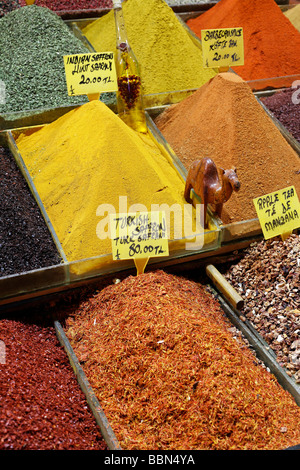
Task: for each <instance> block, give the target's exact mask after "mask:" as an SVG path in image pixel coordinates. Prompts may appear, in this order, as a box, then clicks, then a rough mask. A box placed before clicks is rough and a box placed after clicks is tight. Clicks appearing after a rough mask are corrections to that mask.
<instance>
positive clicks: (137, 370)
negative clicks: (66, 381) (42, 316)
mask: <svg viewBox="0 0 300 470" xmlns="http://www.w3.org/2000/svg"><path fill="white" fill-rule="evenodd" d="M231 327H232V326H231V324H230V323H229V321H228V320H227V319H226V318H225V316H224V314H223V312H222V310H221V308H220V306H219V304H218V302H217V301H216V300H215V299H214V297H213V296H212V295H211V294H209V293H208V292H207V291H206V290H205V288H204V286H202V285H200V284H197V283H195V282H193V281H189V280H187V279H184V278H180V277H177V276H174V275H170V274H167V273H165V272H163V271H156V272H148V273H145V274H141V275H139V276H135V277H133V276H130V277H127V278H126V279H124V280H123V281H121V282H119V283H117V284H113V285H110V286H108V287H106V288H105V289H103V290H102V291H100V292H99V293H98V294H95V295H94V296H93V297H90V298H87V299H86V300H85V301H82V302H81V303H80V304H79V305H78V307H77V308H76V309H75V310H74V312H73V314H70V316H69V317H68V318H67V319H66V325H65V331H66V334H67V336H68V337H69V340H70V342H71V344H72V346H73V348H74V351H75V353H76V355H77V357H78V359H79V361H80V362H81V363H82V367H83V368H84V371H85V373H86V375H87V377H88V380H89V382H90V384H91V386H92V388H93V390H94V392H95V393H96V395H97V396H98V399H99V402H100V404H101V406H102V408H103V409H104V412H105V414H106V416H107V418H108V420H109V422H110V424H111V426H112V428H113V430H114V432H115V433H116V436H117V438H118V440H119V442H120V444H121V446H122V448H123V449H144V450H147V449H150V450H171V449H176V450H181V449H185V450H191V449H212V450H215V449H218V450H229V449H243V450H246V449H249V450H250V449H252V450H255V449H266V450H271V449H282V448H285V447H287V446H290V445H294V444H297V443H299V439H300V429H299V418H300V409H299V407H298V406H297V405H296V403H295V401H294V400H293V398H292V397H291V395H289V393H288V392H286V391H284V390H283V389H282V388H281V387H280V386H279V384H278V382H277V380H276V379H275V377H274V376H273V375H272V374H271V373H270V372H268V371H267V369H266V368H264V367H262V366H261V365H259V364H258V362H257V360H256V358H255V356H254V355H253V353H252V352H251V350H250V349H249V348H248V346H246V345H245V343H244V341H243V339H242V338H241V337H238V336H237V337H234V336H233V334H232V332H231Z"/></svg>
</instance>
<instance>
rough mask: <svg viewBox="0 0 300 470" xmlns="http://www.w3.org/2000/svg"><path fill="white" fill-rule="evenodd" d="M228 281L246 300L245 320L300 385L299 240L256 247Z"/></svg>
mask: <svg viewBox="0 0 300 470" xmlns="http://www.w3.org/2000/svg"><path fill="white" fill-rule="evenodd" d="M225 278H226V279H227V280H228V281H229V282H230V284H231V285H232V286H233V287H234V288H235V289H236V290H237V291H238V292H239V293H240V294H241V296H242V297H243V298H244V299H245V305H244V308H243V309H242V310H241V314H242V316H244V317H246V318H247V319H248V320H250V322H251V323H252V324H253V325H254V327H255V328H256V329H257V331H258V332H259V333H260V334H261V335H262V337H263V338H264V339H265V340H266V342H267V343H268V344H269V345H270V346H271V348H272V349H273V351H274V352H275V353H276V355H277V359H278V362H279V363H280V364H281V365H283V366H285V367H286V368H287V373H288V375H290V376H293V378H294V379H295V380H296V382H298V383H300V236H299V235H296V234H293V235H291V236H290V237H289V238H288V239H286V240H285V241H282V240H281V239H280V238H278V239H277V238H276V239H272V240H266V241H261V242H259V243H253V244H252V245H251V246H250V247H249V248H247V249H246V250H245V254H244V257H243V258H242V259H241V260H240V261H239V262H238V263H237V264H236V265H233V266H231V267H230V268H229V269H228V270H227V272H226V273H225Z"/></svg>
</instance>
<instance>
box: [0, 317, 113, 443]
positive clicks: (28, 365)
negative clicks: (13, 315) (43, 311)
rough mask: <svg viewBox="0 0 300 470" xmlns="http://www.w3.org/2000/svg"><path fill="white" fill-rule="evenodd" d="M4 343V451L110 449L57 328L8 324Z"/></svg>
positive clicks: (0, 420)
mask: <svg viewBox="0 0 300 470" xmlns="http://www.w3.org/2000/svg"><path fill="white" fill-rule="evenodd" d="M0 341H1V346H2V348H1V350H2V351H1V352H2V354H1V356H0V359H1V360H0V403H1V406H0V449H2V450H5V449H7V450H22V449H24V450H106V449H107V446H106V443H105V441H104V440H103V437H102V435H101V432H100V429H99V428H98V426H97V424H96V421H95V419H94V417H93V415H92V412H91V410H90V409H89V407H88V404H87V402H86V399H85V396H84V394H83V392H82V391H81V389H80V387H79V385H78V383H77V380H76V377H75V375H74V372H73V370H72V368H71V366H70V364H69V360H68V358H67V356H66V354H65V352H64V350H63V348H62V347H61V346H60V344H59V342H58V339H57V337H56V334H55V330H54V328H53V327H42V326H38V325H34V324H28V323H23V322H22V321H20V320H8V319H2V320H0ZM3 345H4V346H5V347H4V348H3ZM3 349H4V351H3Z"/></svg>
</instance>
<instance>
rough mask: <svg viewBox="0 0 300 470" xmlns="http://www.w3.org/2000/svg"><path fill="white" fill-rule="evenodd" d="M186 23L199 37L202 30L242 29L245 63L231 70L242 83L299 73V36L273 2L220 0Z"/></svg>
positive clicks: (267, 0) (269, 0)
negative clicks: (237, 75) (243, 81)
mask: <svg viewBox="0 0 300 470" xmlns="http://www.w3.org/2000/svg"><path fill="white" fill-rule="evenodd" d="M187 24H188V26H189V27H190V28H191V29H192V31H194V32H195V34H197V36H199V37H201V30H202V29H216V28H235V27H242V28H243V31H244V55H245V64H244V65H242V66H239V67H232V68H233V70H234V71H235V72H236V73H237V74H239V75H240V76H241V77H242V78H243V79H244V80H257V79H262V78H270V77H282V76H285V75H295V74H298V73H299V70H300V55H299V53H296V51H299V50H300V33H299V31H297V29H296V28H295V27H294V26H293V25H292V24H291V22H290V21H289V20H288V18H286V17H285V16H284V14H283V12H282V11H281V10H280V7H279V6H278V5H277V4H276V2H275V1H274V0H264V1H263V2H262V1H261V0H220V1H219V2H218V3H217V4H216V5H215V6H213V7H212V8H211V9H209V10H208V11H206V12H205V13H203V14H202V15H200V16H198V17H197V18H193V19H190V20H188V21H187Z"/></svg>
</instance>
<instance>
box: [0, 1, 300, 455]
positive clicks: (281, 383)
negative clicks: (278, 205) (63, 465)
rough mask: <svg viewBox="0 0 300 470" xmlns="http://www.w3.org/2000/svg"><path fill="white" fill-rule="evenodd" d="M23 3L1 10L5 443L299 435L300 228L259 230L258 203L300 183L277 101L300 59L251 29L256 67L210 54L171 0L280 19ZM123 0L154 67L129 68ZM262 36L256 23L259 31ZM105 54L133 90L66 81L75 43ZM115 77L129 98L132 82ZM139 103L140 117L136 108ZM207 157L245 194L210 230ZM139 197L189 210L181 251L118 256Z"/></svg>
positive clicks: (178, 242)
mask: <svg viewBox="0 0 300 470" xmlns="http://www.w3.org/2000/svg"><path fill="white" fill-rule="evenodd" d="M22 1H23V0H21V1H20V2H15V4H14V5H11V8H16V10H15V11H13V12H11V11H10V9H9V11H4V14H3V18H1V19H0V45H1V41H2V42H3V44H6V43H7V39H8V31H10V33H9V35H10V40H11V41H12V42H13V44H14V46H15V48H14V51H13V52H14V54H12V51H11V50H10V51H8V50H7V48H5V47H3V51H4V52H3V54H2V55H1V57H0V78H1V80H3V79H4V82H5V83H6V82H7V83H8V86H7V88H6V92H7V93H6V98H8V99H6V100H5V102H3V101H1V97H2V95H1V90H0V113H1V115H0V124H1V125H2V132H0V145H1V147H0V175H1V181H0V190H1V194H2V195H3V197H2V198H1V201H0V222H1V230H0V375H1V377H2V379H3V380H1V381H0V382H1V383H3V384H4V386H3V387H2V389H1V391H0V398H1V401H2V402H3V404H4V406H3V408H2V412H1V414H0V423H1V426H0V448H1V449H2V448H3V449H70V450H71V449H89V450H90V449H94V450H106V449H113V450H115V449H118V450H122V449H126V450H133V449H134V450H140V449H147V450H181V449H185V450H195V449H197V450H202V449H206V450H233V449H236V450H239V449H243V450H258V449H261V450H262V449H264V450H278V449H286V448H291V447H294V446H297V445H298V444H299V442H300V434H299V418H300V408H299V405H300V388H299V383H300V382H299V380H300V377H299V370H300V362H299V351H300V349H299V331H300V324H299V319H300V317H299V311H300V305H299V292H300V286H299V282H300V278H299V270H300V261H299V234H298V233H297V231H296V232H295V233H283V234H282V237H280V236H279V237H277V238H275V237H274V238H273V239H271V240H264V239H263V233H262V227H261V224H260V220H259V219H258V217H257V213H256V212H255V207H254V204H253V201H254V199H255V198H256V197H258V196H263V195H265V194H267V193H269V192H272V191H275V190H280V189H282V188H284V187H287V186H290V185H293V188H295V191H296V192H297V193H298V194H300V186H299V185H300V182H299V176H300V173H299V169H300V167H299V162H300V160H299V156H300V151H299V146H298V143H296V144H295V142H296V139H297V137H296V135H295V137H293V139H294V140H295V142H294V141H293V140H292V139H291V137H290V135H289V134H288V131H287V130H286V128H285V127H283V126H286V127H288V124H287V122H286V121H283V123H282V124H283V125H282V124H279V121H277V120H276V119H275V117H274V115H273V114H272V113H271V112H269V111H268V108H267V106H268V105H269V106H270V108H271V98H273V97H275V96H278V97H279V98H280V97H281V94H280V93H281V92H282V89H284V91H283V95H286V96H288V97H291V94H290V93H291V90H292V88H290V87H291V79H292V78H293V79H295V77H297V75H296V74H297V73H299V67H298V66H299V63H297V57H296V58H295V60H294V63H293V64H292V65H291V68H288V67H287V64H281V65H283V68H281V69H280V68H279V69H277V70H276V68H274V67H273V68H271V67H269V66H270V65H272V64H273V66H275V65H276V67H277V64H275V62H274V61H273V60H272V51H270V50H269V49H267V48H266V49H265V52H266V56H267V58H266V61H265V62H264V65H265V69H266V70H265V74H263V73H262V70H261V69H260V67H258V66H257V61H256V59H255V58H254V56H253V55H252V52H251V47H250V48H249V47H248V46H249V43H248V39H249V38H248V36H247V35H246V36H245V38H246V42H245V45H246V48H245V52H246V62H247V64H245V67H244V68H243V66H242V67H239V68H238V69H237V70H236V71H233V70H230V71H229V72H226V73H220V70H218V69H213V68H206V67H204V66H203V55H202V46H201V42H200V38H199V37H197V36H196V35H195V32H193V31H192V30H191V29H189V28H190V26H191V24H189V21H187V23H188V25H189V26H187V25H186V24H184V23H183V21H182V18H185V19H186V18H188V16H186V15H185V14H184V13H183V16H182V17H180V16H179V15H176V14H175V12H184V11H186V12H187V13H189V14H190V13H191V12H193V9H194V13H195V12H196V13H195V14H194V13H192V19H191V21H193V22H192V24H195V23H194V21H195V22H196V21H197V22H198V21H203V22H204V21H205V22H206V20H207V19H209V18H210V17H213V18H214V19H217V18H218V14H219V17H220V20H222V21H223V20H224V21H225V23H222V21H221V22H220V23H219V22H218V23H216V24H213V25H212V27H216V28H219V27H222V25H223V24H225V26H226V27H229V26H231V24H229V23H228V22H227V18H226V12H227V8H228V7H230V11H231V12H232V14H231V18H232V20H234V16H235V14H236V13H237V11H238V10H239V11H240V13H241V15H242V16H240V17H238V16H237V18H235V21H237V23H236V24H235V23H232V25H234V26H243V27H245V29H247V27H248V26H249V25H250V24H251V23H250V19H253V18H256V23H257V24H261V23H260V21H258V18H259V15H260V14H261V13H262V14H263V15H264V20H265V22H266V19H268V15H267V14H266V12H265V10H263V9H262V8H261V9H260V6H261V5H260V4H261V2H257V1H254V2H252V5H251V9H250V10H249V8H248V7H249V2H248V1H246V0H239V6H241V8H239V9H237V8H236V7H237V2H235V1H232V0H220V1H219V2H195V1H193V0H191V1H190V2H189V3H188V2H184V1H182V2H180V1H178V2H176V1H175V0H174V1H171V0H170V1H167V2H165V1H163V0H147V2H141V1H140V0H127V1H126V2H124V3H123V8H122V7H121V6H120V5H117V6H116V5H115V9H114V10H113V11H110V10H111V8H112V3H113V2H105V1H102V2H101V1H100V0H99V1H98V2H89V6H90V7H91V9H90V11H88V10H87V9H86V2H84V1H81V2H80V1H78V2H76V1H74V2H72V4H71V3H70V2H68V11H66V9H65V5H66V2H63V1H60V2H53V1H49V2H48V1H47V0H43V1H42V0H40V1H39V0H37V1H36V2H35V5H30V6H29V5H27V6H23V5H25V3H24V2H23V3H22ZM116 3H119V2H116ZM175 4H176V5H175ZM282 4H283V2H282ZM264 6H265V7H267V8H268V13H269V18H272V21H273V20H274V25H275V24H277V26H278V31H277V29H276V32H277V34H278V37H279V38H280V37H281V35H282V34H283V35H286V36H287V37H288V38H289V39H288V41H289V42H291V41H294V45H296V47H297V44H298V42H299V37H300V36H299V35H298V36H297V34H298V32H297V31H296V28H294V26H292V25H291V22H290V20H288V19H287V17H286V16H285V15H284V14H283V13H282V9H281V10H280V8H278V6H277V5H276V2H274V1H273V0H267V2H266V3H265V5H264ZM51 9H53V11H51ZM117 9H119V10H118V11H119V17H118V15H117V13H116V10H117ZM72 10H73V11H72ZM122 10H124V18H125V21H126V31H127V33H128V38H129V43H130V45H131V46H132V47H133V50H134V52H135V53H136V55H137V58H138V65H141V74H140V75H139V71H138V67H137V68H136V69H134V72H132V70H130V71H129V72H128V71H127V72H128V73H130V75H129V78H128V76H127V75H126V73H124V70H123V71H122V72H121V67H120V62H118V61H121V58H122V60H123V64H124V63H125V65H127V66H128V67H127V68H130V67H131V66H132V63H131V62H129V59H128V57H129V52H130V47H129V45H128V44H127V38H125V39H126V40H125V44H124V43H123V42H122V41H121V39H122V38H124V37H123V36H122V35H121V36H122V37H121V36H120V37H118V38H117V45H116V30H115V24H117V26H118V22H117V20H116V18H117V17H118V18H119V21H121V20H122V15H121V13H122ZM246 11H247V14H246ZM210 12H217V13H210ZM249 12H251V14H250V13H249ZM200 13H201V15H200ZM93 14H94V16H95V17H94V18H93V17H92V16H91V15H93ZM223 15H224V16H223ZM61 17H63V18H69V19H70V18H72V20H71V21H63V20H62V18H61ZM275 20H276V22H275ZM244 21H245V22H244ZM242 23H243V24H242ZM203 24H204V23H203ZM207 24H208V23H207ZM207 24H206V23H205V27H207ZM119 26H120V24H119ZM121 26H122V27H123V28H124V25H121ZM276 28H277V27H276ZM121 29H122V28H121ZM45 30H46V32H48V33H49V34H50V36H51V38H49V40H48V39H47V37H46V36H45V34H46V32H45ZM123 31H124V29H123ZM267 33H268V28H267V29H265V28H261V30H260V33H259V35H258V36H259V42H260V44H261V45H263V46H264V47H265V46H266V44H267V43H268V37H269V36H267ZM269 33H270V31H269ZM296 33H297V34H296ZM19 38H21V40H20V41H19ZM98 40H99V43H98ZM22 41H23V44H21V43H22ZM39 41H40V43H41V44H44V43H45V47H37V45H38V44H39ZM249 42H250V41H249ZM25 44H27V45H26V46H25ZM299 45H300V43H299ZM125 46H126V47H125ZM252 46H253V44H252ZM276 46H278V47H279V46H280V44H278V43H276ZM22 48H23V49H22ZM24 48H25V50H24ZM255 48H256V46H254V49H255ZM1 50H2V48H1ZM104 50H106V51H110V50H111V51H114V53H115V57H116V58H117V59H116V61H117V64H116V65H117V67H116V68H117V75H118V82H119V88H118V89H117V90H116V92H115V93H101V94H100V99H99V96H97V97H96V98H95V96H93V97H91V95H88V96H86V95H79V96H75V97H70V96H69V95H68V89H67V86H66V76H65V70H64V67H63V61H62V58H63V56H64V55H66V54H72V55H73V54H80V53H83V54H84V55H88V54H89V53H90V52H92V53H94V52H96V51H97V52H99V53H101V52H103V51H104ZM268 51H269V52H268ZM286 51H287V54H288V48H287V49H286ZM276 53H277V54H278V56H280V51H277V52H276ZM24 54H25V59H24V61H23V62H24V64H23V66H22V70H21V69H20V67H19V65H20V56H22V57H23V56H24ZM45 54H46V59H47V70H48V71H49V73H48V74H45V69H44V68H43V67H42V66H41V64H43V62H44V61H45V57H44V55H45ZM126 54H127V55H126ZM124 57H125V59H124ZM1 59H2V60H1ZM250 59H251V61H252V59H253V63H252V65H251V64H250ZM283 62H284V61H283ZM288 62H289V64H291V61H288ZM48 63H49V64H50V65H51V64H52V65H53V68H54V69H53V72H52V71H51V70H50V69H49V67H48ZM13 64H14V68H15V69H16V68H17V69H18V70H20V72H18V73H19V75H18V77H19V78H18V79H17V80H15V76H14V79H13V80H12V75H10V70H12V66H13ZM253 64H254V65H253ZM129 65H130V67H129ZM33 66H34V70H33ZM247 66H249V67H250V69H249V70H250V72H249V75H248V76H247V77H246V76H245V77H243V73H244V72H245V70H246V69H247ZM35 69H36V70H35ZM253 71H256V72H258V75H255V74H253V73H254V72H253ZM183 72H184V73H183ZM241 72H243V73H241ZM252 72H253V73H252ZM26 77H27V80H24V78H26ZM124 77H125V78H126V80H125V78H124ZM241 77H243V78H241ZM274 77H277V78H274ZM298 77H299V75H298ZM45 78H47V81H46V80H45ZM120 78H122V79H123V82H124V81H125V83H126V84H127V85H128V86H129V90H130V87H133V88H132V90H133V91H134V93H133V95H130V96H129V94H130V92H129V91H128V96H127V95H126V94H125V95H124V88H123V89H122V90H121V91H123V95H122V93H120V83H121V81H120ZM140 79H142V80H141V81H140ZM141 82H142V87H143V88H141ZM1 83H2V82H1V81H0V84H1ZM257 83H258V85H257ZM287 83H288V84H287ZM270 84H271V85H270ZM268 86H271V88H272V90H271V93H269V94H268V93H266V95H262V94H261V93H260V92H259V93H257V94H254V93H253V90H254V89H259V90H261V89H263V88H266V87H268ZM274 88H277V91H276V93H275V92H274ZM286 88H289V89H287V90H286ZM142 89H143V99H144V107H146V112H145V113H144V107H143V105H142V104H141V103H142V101H138V100H140V98H141V90H142ZM132 90H131V91H132ZM269 95H270V96H269ZM271 95H272V96H271ZM120 96H121V98H122V99H123V102H122V105H123V111H124V109H125V111H124V112H123V111H122V112H120V109H121V108H120V102H121V99H120ZM129 98H130V99H129ZM137 98H138V99H137ZM273 99H274V98H273ZM269 100H270V101H269ZM124 102H125V104H126V105H127V108H126V106H125V105H124ZM138 102H139V103H140V104H139V105H138V104H137V103H138ZM280 106H281V107H282V106H284V105H280ZM137 109H138V110H139V112H140V113H139V116H142V124H143V125H142V127H135V124H137V122H136V121H135V118H133V120H131V121H128V120H127V119H128V116H131V117H132V116H135V117H136V116H137V115H136V114H135V112H136V110H137ZM16 113H17V114H16ZM274 113H275V111H274ZM278 119H279V117H278ZM293 120H294V116H293V117H292V118H290V121H293ZM126 123H129V125H128V124H126ZM289 129H290V132H292V128H289ZM203 157H206V158H212V157H213V160H214V162H215V164H216V168H217V171H218V173H219V175H221V167H223V166H225V169H224V170H227V171H228V170H229V168H231V171H233V168H232V167H233V166H235V167H236V169H237V170H236V172H235V173H236V174H237V175H238V180H239V185H238V186H240V190H239V191H238V192H236V193H235V192H232V193H230V197H229V199H228V198H227V196H226V200H225V203H224V206H222V211H221V212H220V213H219V212H218V211H217V207H214V205H213V204H209V207H208V217H207V220H206V221H205V220H204V221H203V220H202V221H201V223H200V226H199V221H198V219H197V207H198V206H199V202H200V203H202V204H203V199H201V197H199V194H197V192H196V191H195V190H193V191H191V192H190V194H189V196H192V200H191V201H190V202H192V203H190V202H189V203H187V198H186V195H187V189H186V188H187V184H186V178H187V173H188V169H189V167H190V166H191V164H192V163H193V161H194V160H195V159H197V158H203ZM220 181H223V180H221V176H220V178H219V179H218V182H219V183H220ZM223 183H224V181H223V182H222V184H219V185H220V188H221V189H222V190H223ZM220 188H219V189H218V191H219V192H218V194H219V193H220V192H221V193H222V191H220ZM222 194H223V193H222ZM218 201H219V199H218ZM223 202H224V201H223V200H222V204H223ZM137 204H138V208H137V207H136V205H137ZM141 205H142V206H143V208H144V209H143V210H145V211H146V212H147V213H149V211H150V209H151V210H153V207H155V208H156V209H155V210H159V209H161V208H166V207H169V208H170V207H171V208H174V207H175V206H176V207H177V208H178V209H179V216H178V218H177V215H178V214H177V213H176V212H175V211H174V214H171V215H172V217H170V220H168V223H167V227H168V230H169V232H168V237H167V244H168V252H166V253H165V255H164V256H161V257H159V258H158V259H156V258H151V257H149V258H148V257H143V258H142V259H138V258H137V257H136V256H133V257H131V258H130V259H129V258H126V259H124V258H122V259H115V258H114V253H115V251H114V249H113V244H112V240H111V239H110V238H109V236H107V235H108V231H109V230H108V227H110V230H111V228H112V227H111V226H110V225H109V223H108V222H109V217H106V215H107V214H108V213H109V211H110V210H111V208H112V207H113V209H114V210H115V209H117V210H116V213H119V214H122V213H125V214H131V212H132V211H133V210H134V211H140V210H141V208H140V206H141ZM132 208H134V209H132ZM186 208H188V209H189V210H188V212H187V213H186V212H185V210H186ZM217 214H218V215H217ZM121 220H123V219H121ZM127 220H128V219H127ZM187 221H188V223H187ZM110 223H111V222H110ZM162 225H163V224H162ZM178 227H179V228H181V229H182V228H184V231H182V230H181V232H180V233H179V232H177V228H178ZM138 228H139V230H140V227H138ZM103 235H105V237H104V236H103ZM288 235H289V236H288ZM199 239H200V241H201V243H200V245H199V243H198V244H197V243H195V242H197V241H199ZM114 241H116V238H115V239H114ZM125 244H126V242H124V245H125ZM187 245H189V246H190V245H192V246H193V248H189V249H187ZM148 248H149V247H148ZM136 254H137V253H136ZM139 261H141V264H140V263H139ZM134 267H135V269H134ZM144 271H145V272H144ZM229 292H230V294H229ZM232 299H235V302H233V303H232ZM2 346H5V348H3V347H2ZM4 353H5V354H4ZM29 355H30V361H29V360H28V357H29ZM36 384H39V385H38V387H36ZM80 389H81V390H80ZM41 397H43V399H42V400H41ZM52 411H54V412H52ZM92 415H93V416H92ZM62 424H63V426H62ZM62 427H63V431H62Z"/></svg>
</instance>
